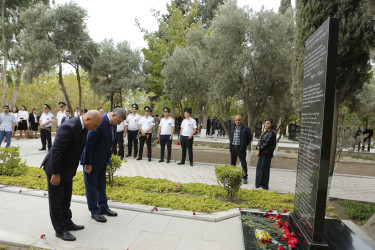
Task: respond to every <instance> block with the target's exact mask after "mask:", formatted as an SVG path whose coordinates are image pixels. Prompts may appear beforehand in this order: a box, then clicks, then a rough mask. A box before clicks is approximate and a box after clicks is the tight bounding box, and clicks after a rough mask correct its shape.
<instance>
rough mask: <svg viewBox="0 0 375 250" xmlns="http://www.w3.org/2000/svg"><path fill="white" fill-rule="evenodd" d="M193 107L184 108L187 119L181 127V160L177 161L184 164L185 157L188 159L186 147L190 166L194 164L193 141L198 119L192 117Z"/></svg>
mask: <svg viewBox="0 0 375 250" xmlns="http://www.w3.org/2000/svg"><path fill="white" fill-rule="evenodd" d="M191 111H192V109H191V108H185V109H184V116H185V119H184V120H183V121H182V124H181V129H180V136H179V138H178V139H179V140H180V143H181V150H182V155H181V161H180V162H179V163H177V165H184V164H185V159H186V149H188V152H189V161H190V166H191V167H193V166H194V163H193V162H194V161H193V143H194V135H195V133H197V129H198V127H197V121H196V120H195V119H193V118H191Z"/></svg>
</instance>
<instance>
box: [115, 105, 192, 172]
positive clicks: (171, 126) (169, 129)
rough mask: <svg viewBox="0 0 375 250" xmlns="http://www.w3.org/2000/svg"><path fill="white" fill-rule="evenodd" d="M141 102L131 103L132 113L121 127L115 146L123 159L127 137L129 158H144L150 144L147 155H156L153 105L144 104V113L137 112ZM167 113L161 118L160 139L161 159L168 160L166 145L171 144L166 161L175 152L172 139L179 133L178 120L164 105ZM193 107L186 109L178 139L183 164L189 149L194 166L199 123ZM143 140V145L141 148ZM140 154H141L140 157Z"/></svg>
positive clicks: (158, 131)
mask: <svg viewBox="0 0 375 250" xmlns="http://www.w3.org/2000/svg"><path fill="white" fill-rule="evenodd" d="M138 108H139V107H138V104H136V103H134V104H132V105H131V113H130V114H129V115H128V116H127V118H126V120H125V121H124V122H123V123H122V124H120V125H119V126H117V131H116V141H115V145H114V147H113V153H114V154H117V155H119V156H120V157H121V158H123V157H124V148H123V144H124V139H123V138H124V137H126V136H127V137H128V154H127V155H126V157H130V156H132V154H133V157H134V158H136V159H137V160H142V159H143V149H144V145H145V144H146V146H147V158H148V161H151V154H152V148H151V144H152V137H153V136H152V133H153V131H154V126H155V118H154V117H152V116H151V113H152V109H151V108H150V107H149V106H146V107H144V112H145V115H144V116H140V115H139V114H137V112H138ZM163 112H164V116H163V118H161V119H160V122H159V126H158V129H157V132H156V133H157V138H158V140H159V141H160V160H159V162H164V156H165V147H167V159H166V162H167V163H170V161H171V155H172V141H173V135H174V132H175V121H174V119H173V118H171V117H170V112H171V110H170V108H168V107H164V108H163ZM191 112H192V109H191V108H185V109H184V116H185V119H184V121H183V122H182V124H181V129H180V133H179V136H178V140H179V141H180V144H181V148H182V156H181V161H180V162H179V163H178V164H179V165H183V164H185V159H186V151H188V153H189V161H190V166H193V141H194V139H193V136H194V134H195V133H196V132H197V122H196V121H195V119H193V118H191ZM138 141H139V147H138ZM117 144H118V146H119V151H117ZM137 156H138V157H137Z"/></svg>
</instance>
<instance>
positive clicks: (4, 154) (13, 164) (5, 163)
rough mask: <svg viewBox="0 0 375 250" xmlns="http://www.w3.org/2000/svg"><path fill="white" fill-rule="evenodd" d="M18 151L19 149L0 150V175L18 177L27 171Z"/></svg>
mask: <svg viewBox="0 0 375 250" xmlns="http://www.w3.org/2000/svg"><path fill="white" fill-rule="evenodd" d="M18 151H19V147H9V148H0V161H1V162H0V175H9V176H18V175H22V174H24V173H25V172H26V171H27V166H26V163H25V162H22V163H21V158H19V156H20V153H19V152H18Z"/></svg>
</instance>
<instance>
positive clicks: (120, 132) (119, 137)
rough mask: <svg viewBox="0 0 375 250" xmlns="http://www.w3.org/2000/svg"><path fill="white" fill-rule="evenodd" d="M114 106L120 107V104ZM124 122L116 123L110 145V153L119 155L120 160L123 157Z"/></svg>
mask: <svg viewBox="0 0 375 250" xmlns="http://www.w3.org/2000/svg"><path fill="white" fill-rule="evenodd" d="M115 108H121V107H120V106H116V107H115ZM125 124H126V121H122V122H121V123H120V124H118V125H117V128H116V133H115V140H114V142H113V146H112V154H114V155H118V156H120V158H121V160H123V159H124V155H125V154H124V137H125V136H126V133H125ZM117 144H118V152H117Z"/></svg>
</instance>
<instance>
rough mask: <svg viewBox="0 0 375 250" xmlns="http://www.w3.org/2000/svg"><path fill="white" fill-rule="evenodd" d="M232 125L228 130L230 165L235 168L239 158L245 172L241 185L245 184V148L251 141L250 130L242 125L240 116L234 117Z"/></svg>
mask: <svg viewBox="0 0 375 250" xmlns="http://www.w3.org/2000/svg"><path fill="white" fill-rule="evenodd" d="M234 123H235V124H234V125H233V126H232V127H231V128H230V129H229V141H230V143H229V150H230V158H231V165H232V166H236V162H237V157H238V158H240V162H241V166H242V169H243V171H244V172H245V176H244V177H243V184H247V162H246V148H247V146H248V145H249V144H250V142H251V140H252V136H251V130H250V128H249V127H248V126H245V125H243V124H242V116H241V115H236V117H235V118H234Z"/></svg>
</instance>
